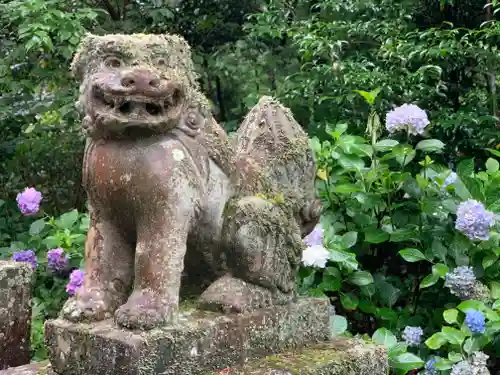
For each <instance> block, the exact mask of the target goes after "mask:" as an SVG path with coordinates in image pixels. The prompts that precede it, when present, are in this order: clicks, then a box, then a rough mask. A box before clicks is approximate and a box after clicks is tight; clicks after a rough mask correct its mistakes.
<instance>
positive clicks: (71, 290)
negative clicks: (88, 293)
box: [66, 270, 85, 296]
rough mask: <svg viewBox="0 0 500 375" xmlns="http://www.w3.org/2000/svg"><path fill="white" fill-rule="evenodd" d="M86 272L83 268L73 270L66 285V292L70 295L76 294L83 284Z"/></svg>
mask: <svg viewBox="0 0 500 375" xmlns="http://www.w3.org/2000/svg"><path fill="white" fill-rule="evenodd" d="M84 276H85V273H84V272H83V271H82V270H73V272H71V274H70V275H69V282H68V284H67V285H66V292H68V294H69V295H70V296H74V295H75V294H76V292H77V291H78V289H80V288H81V287H82V285H83V278H84Z"/></svg>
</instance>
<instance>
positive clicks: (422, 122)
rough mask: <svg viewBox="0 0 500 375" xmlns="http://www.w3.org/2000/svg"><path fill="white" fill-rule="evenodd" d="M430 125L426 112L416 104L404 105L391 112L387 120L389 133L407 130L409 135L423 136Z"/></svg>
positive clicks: (386, 124)
mask: <svg viewBox="0 0 500 375" xmlns="http://www.w3.org/2000/svg"><path fill="white" fill-rule="evenodd" d="M429 124H430V122H429V119H428V118H427V114H426V113H425V111H424V110H423V109H421V108H420V107H418V106H417V105H415V104H403V105H402V106H399V107H397V108H395V109H393V110H392V111H389V112H388V113H387V115H386V119H385V127H386V129H387V130H388V131H389V133H395V132H397V131H399V130H406V131H407V132H408V134H413V135H416V134H423V132H424V130H425V127H426V126H427V125H429Z"/></svg>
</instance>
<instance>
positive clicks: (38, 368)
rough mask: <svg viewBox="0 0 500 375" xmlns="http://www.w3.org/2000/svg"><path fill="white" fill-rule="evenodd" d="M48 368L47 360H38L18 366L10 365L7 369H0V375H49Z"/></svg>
mask: <svg viewBox="0 0 500 375" xmlns="http://www.w3.org/2000/svg"><path fill="white" fill-rule="evenodd" d="M49 368H50V366H49V363H48V362H39V363H32V364H29V365H24V366H19V367H11V368H9V369H7V370H3V371H0V375H49V373H48V371H49Z"/></svg>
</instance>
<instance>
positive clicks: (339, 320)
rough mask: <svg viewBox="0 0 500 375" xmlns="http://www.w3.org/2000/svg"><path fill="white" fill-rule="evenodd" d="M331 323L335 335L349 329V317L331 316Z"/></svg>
mask: <svg viewBox="0 0 500 375" xmlns="http://www.w3.org/2000/svg"><path fill="white" fill-rule="evenodd" d="M330 323H331V332H332V335H334V336H338V335H341V334H343V333H344V332H345V331H346V330H347V319H346V318H344V317H343V316H341V315H335V316H333V317H331V320H330Z"/></svg>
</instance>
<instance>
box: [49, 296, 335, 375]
mask: <svg viewBox="0 0 500 375" xmlns="http://www.w3.org/2000/svg"><path fill="white" fill-rule="evenodd" d="M329 319H330V317H329V312H328V300H326V299H309V298H307V299H302V298H301V299H299V300H298V301H297V302H295V303H292V304H289V305H286V306H275V307H272V308H267V309H260V310H255V311H252V312H248V313H244V314H228V315H224V314H221V313H215V312H207V311H200V310H194V309H187V310H183V311H182V312H181V313H180V314H179V316H178V320H177V322H176V323H175V324H172V325H169V326H165V327H162V328H157V329H153V330H150V331H130V330H124V329H120V328H117V327H116V326H115V325H114V324H113V322H112V321H111V320H107V321H102V322H98V323H92V324H82V323H80V324H73V323H70V322H68V321H66V320H54V321H49V322H47V323H46V325H45V335H46V342H47V346H48V349H49V352H50V362H51V364H52V367H53V369H54V370H55V371H56V372H57V373H58V374H60V375H90V374H92V375H94V374H99V375H152V374H164V375H197V374H204V373H207V372H209V371H215V370H218V369H222V368H226V367H232V366H235V365H237V364H243V363H244V362H245V361H246V360H247V359H249V358H260V357H263V356H265V355H268V354H270V353H279V352H283V351H285V350H289V349H294V348H300V347H302V346H304V345H305V344H308V343H315V342H322V341H326V340H328V339H329Z"/></svg>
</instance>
